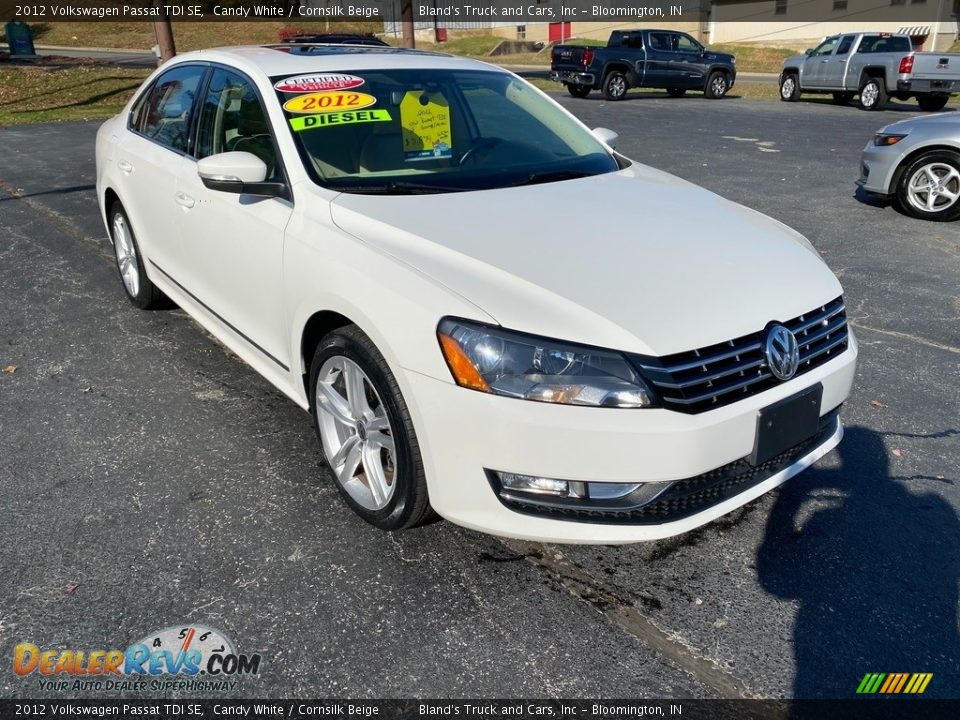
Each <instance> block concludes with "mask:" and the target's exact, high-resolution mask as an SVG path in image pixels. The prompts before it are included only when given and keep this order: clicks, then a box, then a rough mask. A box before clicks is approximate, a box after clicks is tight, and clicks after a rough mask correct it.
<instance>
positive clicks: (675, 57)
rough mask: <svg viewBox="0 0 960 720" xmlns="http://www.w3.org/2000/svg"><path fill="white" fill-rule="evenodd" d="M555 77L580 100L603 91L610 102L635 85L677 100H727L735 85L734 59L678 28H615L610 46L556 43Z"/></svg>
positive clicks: (552, 73)
mask: <svg viewBox="0 0 960 720" xmlns="http://www.w3.org/2000/svg"><path fill="white" fill-rule="evenodd" d="M550 61H551V64H550V70H551V73H550V76H551V78H552V79H554V80H556V81H557V82H561V83H563V84H564V85H566V87H567V90H568V91H569V92H570V94H571V95H573V96H574V97H581V98H582V97H586V96H587V95H589V94H590V91H591V90H602V91H603V96H604V97H605V98H607V100H621V99H622V98H623V97H624V95H626V94H627V90H629V89H630V88H631V87H646V88H664V89H666V91H667V92H668V93H670V95H672V96H673V97H680V96H681V95H683V94H684V93H686V92H687V90H702V91H703V94H704V95H705V96H706V97H708V98H721V97H723V96H724V95H726V94H727V91H728V90H729V89H730V88H732V87H733V83H734V81H735V80H736V77H737V61H736V58H734V56H733V55H729V54H727V53H719V52H713V51H711V50H708V49H707V48H705V47H704V46H703V45H701V44H700V43H698V42H697V41H696V40H694V39H693V38H692V37H690V36H689V35H687V34H686V33H682V32H678V31H676V30H615V31H613V32H612V33H610V39H609V40H608V41H607V46H606V47H590V46H588V45H555V46H554V48H553V50H552V52H551V55H550Z"/></svg>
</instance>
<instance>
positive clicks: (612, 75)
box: [603, 70, 630, 100]
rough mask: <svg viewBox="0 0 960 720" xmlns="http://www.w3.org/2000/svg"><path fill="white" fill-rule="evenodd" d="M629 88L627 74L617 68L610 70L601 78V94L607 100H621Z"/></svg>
mask: <svg viewBox="0 0 960 720" xmlns="http://www.w3.org/2000/svg"><path fill="white" fill-rule="evenodd" d="M629 89H630V84H629V83H628V82H627V76H626V75H624V74H623V73H622V72H620V71H619V70H611V71H610V72H609V73H607V77H605V78H604V80H603V96H604V97H605V98H606V99H607V100H623V98H624V96H625V95H626V94H627V90H629Z"/></svg>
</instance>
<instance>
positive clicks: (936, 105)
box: [917, 95, 950, 112]
mask: <svg viewBox="0 0 960 720" xmlns="http://www.w3.org/2000/svg"><path fill="white" fill-rule="evenodd" d="M949 99H950V96H949V95H917V103H919V105H920V109H921V110H925V111H926V112H937V110H943V108H944V106H945V105H946V104H947V101H948V100H949Z"/></svg>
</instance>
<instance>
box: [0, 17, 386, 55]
mask: <svg viewBox="0 0 960 720" xmlns="http://www.w3.org/2000/svg"><path fill="white" fill-rule="evenodd" d="M29 25H30V29H31V30H33V41H34V42H35V43H36V44H37V45H65V46H69V47H107V48H130V49H134V50H149V49H150V48H151V47H152V46H153V44H154V43H155V42H156V38H155V37H154V35H153V23H149V22H116V23H114V22H109V23H108V22H50V23H29ZM328 26H329V27H328ZM290 27H294V28H297V29H299V30H303V31H304V32H308V33H320V32H360V33H368V32H378V31H381V30H383V24H382V23H369V22H367V23H364V22H357V23H346V22H344V23H341V22H337V23H326V22H324V21H321V20H317V21H304V22H299V21H298V22H266V21H263V22H261V21H257V22H214V21H211V22H175V23H173V37H174V40H175V41H176V44H177V50H179V51H181V52H184V51H187V50H201V49H203V48H209V47H217V46H221V45H262V44H265V43H273V42H277V41H278V39H279V36H278V33H279V32H280V30H282V29H284V28H290ZM0 42H6V38H5V37H4V36H3V33H2V32H0Z"/></svg>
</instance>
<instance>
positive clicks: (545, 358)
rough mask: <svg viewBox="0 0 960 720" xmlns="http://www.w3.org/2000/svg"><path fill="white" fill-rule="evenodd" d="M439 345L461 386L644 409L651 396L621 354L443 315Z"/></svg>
mask: <svg viewBox="0 0 960 720" xmlns="http://www.w3.org/2000/svg"><path fill="white" fill-rule="evenodd" d="M437 337H438V339H439V340H440V348H441V349H442V350H443V356H444V358H445V359H446V361H447V365H448V366H449V368H450V373H451V374H452V375H453V379H454V380H455V381H456V382H457V384H458V385H460V386H461V387H466V388H470V389H472V390H479V391H481V392H487V393H493V394H494V395H505V396H507V397H513V398H521V399H523V400H536V401H539V402H551V403H559V404H561V405H591V406H595V407H616V408H642V407H651V406H652V405H654V395H653V393H652V392H651V391H650V389H649V388H648V387H647V385H646V384H645V383H644V382H643V379H642V378H641V377H640V375H639V374H638V373H637V371H636V370H634V369H633V366H631V364H630V362H629V361H628V360H627V358H626V357H624V356H623V355H622V354H621V353H618V352H615V351H613V350H602V349H598V348H592V347H587V346H583V345H575V344H572V343H566V342H561V341H558V340H549V339H546V338H540V337H536V336H534V335H526V334H524V333H518V332H513V331H510V330H503V329H501V328H498V327H489V326H486V325H481V324H479V323H472V322H467V321H465V320H455V319H452V318H445V319H444V320H442V321H441V322H440V325H439V327H438V328H437Z"/></svg>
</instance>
